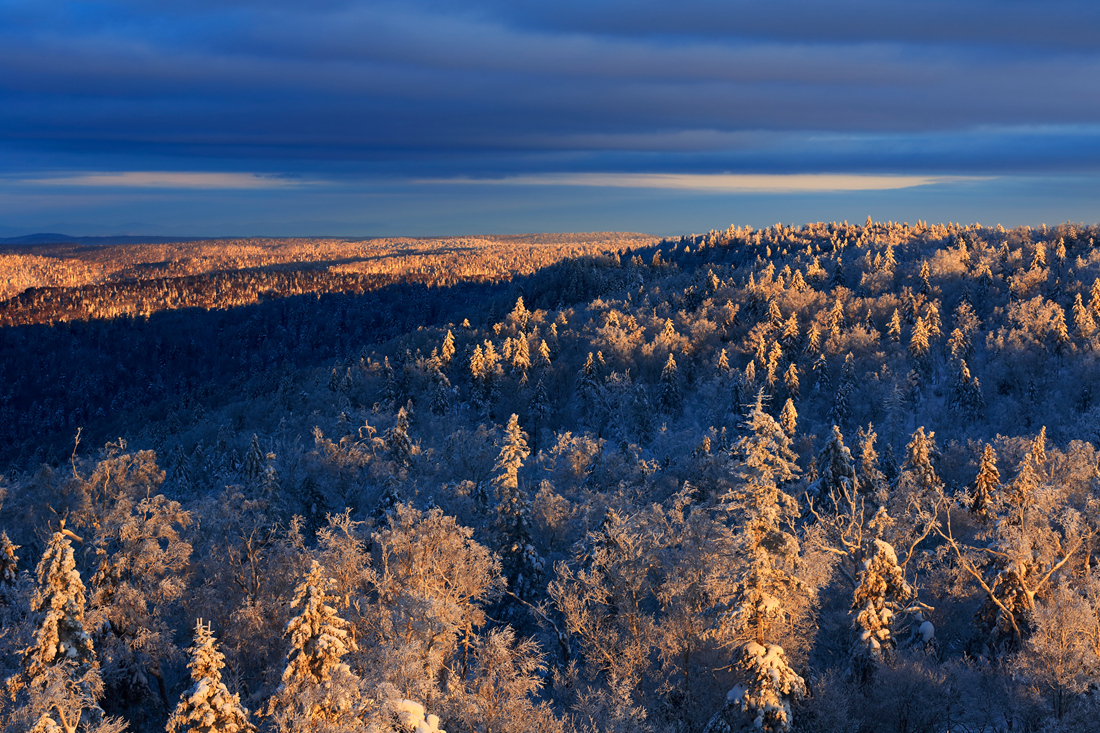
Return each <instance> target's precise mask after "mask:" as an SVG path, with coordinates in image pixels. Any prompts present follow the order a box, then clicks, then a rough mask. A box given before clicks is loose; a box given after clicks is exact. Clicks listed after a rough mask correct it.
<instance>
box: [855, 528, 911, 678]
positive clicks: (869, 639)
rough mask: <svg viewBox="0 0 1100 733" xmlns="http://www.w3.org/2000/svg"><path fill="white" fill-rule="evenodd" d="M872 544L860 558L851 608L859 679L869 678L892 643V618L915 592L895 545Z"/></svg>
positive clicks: (876, 541) (880, 542) (856, 667)
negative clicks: (863, 557) (866, 556)
mask: <svg viewBox="0 0 1100 733" xmlns="http://www.w3.org/2000/svg"><path fill="white" fill-rule="evenodd" d="M873 548H874V552H873V554H871V556H870V557H868V558H867V559H866V560H864V561H863V564H862V567H861V568H860V571H859V575H858V580H857V582H858V585H857V586H856V589H855V593H853V597H852V610H853V611H857V612H858V614H857V615H856V618H855V628H856V633H857V634H858V639H857V640H856V644H855V647H854V649H853V653H852V656H853V659H852V667H853V671H854V672H856V677H857V678H858V679H860V681H862V682H867V681H869V679H870V675H871V673H872V671H873V669H874V665H875V663H876V662H878V661H879V660H881V659H882V656H883V651H884V649H888V648H890V647H891V646H893V644H894V640H893V623H894V618H895V617H896V616H897V614H898V613H899V612H900V611H902V610H904V607H905V604H906V603H908V602H909V600H910V599H911V598H912V597H913V595H914V593H913V589H912V587H910V585H909V583H907V582H906V580H905V572H904V571H903V570H902V568H901V566H899V565H898V557H897V553H895V552H894V548H893V547H892V546H891V545H890V544H889V543H888V542H885V541H883V540H881V539H875V540H874V541H873Z"/></svg>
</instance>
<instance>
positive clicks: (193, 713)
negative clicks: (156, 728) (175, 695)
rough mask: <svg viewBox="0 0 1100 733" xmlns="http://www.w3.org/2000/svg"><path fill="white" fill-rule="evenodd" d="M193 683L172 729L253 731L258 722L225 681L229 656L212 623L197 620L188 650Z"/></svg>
mask: <svg viewBox="0 0 1100 733" xmlns="http://www.w3.org/2000/svg"><path fill="white" fill-rule="evenodd" d="M188 652H189V653H190V655H191V661H190V662H188V663H187V666H188V668H189V669H190V670H191V682H192V684H191V687H190V689H188V690H187V692H185V693H184V694H183V697H182V698H180V701H179V704H178V705H176V709H175V711H174V712H173V713H172V717H171V718H170V719H169V720H168V733H252V731H255V730H256V726H254V725H252V723H251V722H250V721H249V719H248V710H247V709H246V708H245V707H244V706H242V705H241V696H240V695H235V694H231V693H230V692H229V688H227V687H226V686H225V683H224V682H222V673H221V670H222V668H223V667H224V666H225V656H224V655H222V653H221V652H220V651H218V647H217V644H216V639H215V638H214V634H213V632H212V631H211V628H210V624H208V623H207V624H203V622H202V619H199V620H198V621H196V622H195V643H194V644H193V645H192V646H191V648H190V649H189V650H188Z"/></svg>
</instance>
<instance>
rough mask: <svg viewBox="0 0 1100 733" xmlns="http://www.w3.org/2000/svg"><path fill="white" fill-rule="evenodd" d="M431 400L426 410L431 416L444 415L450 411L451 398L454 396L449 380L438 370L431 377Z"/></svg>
mask: <svg viewBox="0 0 1100 733" xmlns="http://www.w3.org/2000/svg"><path fill="white" fill-rule="evenodd" d="M432 385H433V386H432V399H431V402H430V403H428V409H429V410H431V411H432V414H433V415H446V414H447V413H448V412H449V411H450V409H451V398H452V395H453V394H454V392H453V389H452V387H451V380H449V379H447V375H446V374H444V373H443V372H442V370H440V369H436V371H435V374H433V375H432Z"/></svg>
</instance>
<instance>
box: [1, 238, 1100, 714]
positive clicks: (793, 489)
mask: <svg viewBox="0 0 1100 733" xmlns="http://www.w3.org/2000/svg"><path fill="white" fill-rule="evenodd" d="M625 236H626V235H624V237H625ZM1098 236H1100V228H1098V227H1084V226H1080V225H1070V224H1067V225H1061V226H1058V227H1055V228H1052V229H1051V228H1047V227H1045V226H1044V227H1041V228H1038V229H1030V228H1021V229H1015V230H1010V231H1006V230H1005V229H1003V228H1001V227H996V228H988V227H981V226H978V225H974V226H958V225H931V226H930V225H927V224H925V223H923V222H918V223H917V224H916V225H915V226H910V225H908V224H896V223H874V222H872V221H870V220H868V221H867V222H866V223H865V224H863V225H849V224H848V223H843V224H810V225H806V226H802V227H788V226H782V225H777V226H775V227H772V228H769V229H765V230H753V229H750V228H738V227H731V228H730V229H728V230H725V231H713V232H710V233H708V234H706V235H701V236H692V237H684V238H682V239H679V240H668V241H663V242H652V241H644V240H639V239H625V238H624V239H623V240H619V244H618V245H617V246H612V247H609V248H607V249H606V250H605V251H604V252H603V254H600V255H598V256H594V257H580V258H574V259H567V260H562V261H558V259H560V258H557V257H554V258H551V259H550V260H549V261H548V262H546V263H543V264H545V265H546V266H541V265H540V267H539V269H535V268H528V269H522V268H516V267H515V266H514V265H503V266H502V268H503V269H502V270H501V271H505V270H507V271H508V272H509V277H507V278H504V277H493V278H471V280H473V281H471V282H458V281H457V279H456V280H451V281H443V280H438V279H432V278H429V279H423V278H421V277H419V276H418V273H417V272H416V271H415V270H414V269H413V270H410V271H409V272H408V273H406V274H407V277H400V278H397V279H398V280H400V281H399V282H394V281H389V280H375V281H370V282H369V283H368V284H367V285H364V286H363V287H343V286H339V287H333V288H330V287H329V286H327V285H326V283H330V284H331V283H338V282H344V281H343V280H340V279H338V278H337V277H336V276H335V275H333V274H332V272H333V271H332V270H331V269H325V268H321V269H319V270H317V272H325V273H328V274H327V275H326V276H325V277H317V278H316V279H315V280H309V282H311V283H314V284H313V285H309V286H308V287H305V288H303V289H302V290H299V291H293V290H292V293H294V292H300V293H306V294H304V295H301V294H299V295H293V294H288V293H286V292H284V290H283V288H284V286H285V284H286V283H290V282H292V279H291V278H290V276H289V275H286V273H285V272H283V271H281V270H280V269H279V268H280V265H278V264H272V263H267V264H262V265H248V266H242V268H243V269H241V270H240V274H239V275H233V276H230V275H225V276H224V277H225V280H224V282H229V281H232V282H233V283H235V284H234V285H232V286H228V285H227V286H225V289H224V292H225V294H226V296H227V297H228V293H229V292H230V291H233V292H245V291H247V290H248V289H249V288H251V289H253V290H255V291H256V295H255V297H254V298H252V299H249V298H248V297H245V298H244V299H240V300H225V299H222V296H218V297H217V298H214V299H212V300H211V299H205V298H206V296H205V295H203V294H202V293H203V292H210V291H209V288H214V289H215V290H217V292H219V293H222V292H223V290H222V289H221V288H222V286H221V285H220V283H222V282H223V281H222V280H219V279H218V278H221V277H223V275H222V274H219V273H222V272H223V270H222V269H218V272H214V271H211V272H209V273H199V274H196V273H176V275H173V276H172V277H161V276H160V275H158V276H156V277H153V278H149V279H148V281H149V282H150V283H167V285H156V287H157V288H162V287H168V288H170V289H175V291H176V292H177V298H178V299H177V301H175V302H177V303H182V304H188V305H193V304H202V305H203V306H205V307H207V308H210V309H209V310H205V309H201V308H183V309H173V308H172V306H165V307H166V308H167V309H166V310H161V309H160V307H158V308H152V309H149V310H141V309H139V310H137V311H125V309H123V311H122V312H127V313H130V314H129V315H123V316H119V317H111V318H108V317H106V316H107V315H108V311H107V310H103V309H100V310H92V309H90V308H88V307H86V305H84V306H80V308H81V309H82V310H81V309H78V310H79V318H77V317H75V316H74V315H73V313H75V312H77V311H71V310H67V309H70V308H71V304H72V303H76V302H80V303H85V304H87V303H93V302H94V303H97V304H99V305H97V308H100V307H101V306H102V307H103V308H107V307H109V305H110V303H111V299H112V298H113V297H115V296H116V294H117V293H121V292H123V290H124V288H123V287H122V286H120V285H119V284H118V283H113V282H108V281H107V280H105V279H103V278H100V279H98V280H97V279H95V278H92V280H90V281H88V282H85V283H83V284H70V285H63V286H59V287H68V288H74V289H76V290H77V291H80V292H81V293H85V294H89V295H88V297H87V298H86V299H84V300H79V298H70V299H66V298H54V299H53V300H51V298H41V297H38V296H37V295H36V294H35V293H30V292H23V293H22V294H17V295H14V296H13V297H12V299H10V300H9V301H7V302H6V303H4V304H2V305H0V311H3V312H4V313H8V314H10V313H13V312H23V313H30V311H29V310H26V309H28V308H33V309H37V310H34V315H33V316H27V317H26V318H24V319H23V320H21V318H23V317H22V316H20V317H18V318H10V319H9V320H8V321H6V322H7V323H9V324H24V325H8V326H6V327H4V328H0V452H2V453H0V455H2V458H3V461H4V464H3V465H4V468H5V472H4V475H3V478H2V479H0V530H3V534H2V535H0V679H3V680H4V681H5V685H4V687H3V689H2V690H0V700H2V702H0V725H3V726H4V727H5V730H12V731H36V732H42V733H46V732H49V733H54V732H55V731H65V733H72V732H75V731H78V730H80V731H84V730H86V731H100V732H101V733H108V732H109V731H110V732H113V731H118V730H122V729H123V728H127V729H129V730H134V731H164V730H167V731H171V732H172V733H177V732H182V731H226V732H233V731H238V732H243V731H250V730H262V731H279V732H280V733H282V732H284V731H307V730H308V731H314V730H317V731H345V730H346V731H352V730H355V731H377V732H379V733H382V732H383V731H393V732H395V733H396V732H397V731H416V732H417V733H422V732H430V731H433V730H446V731H450V732H451V733H458V732H462V731H478V732H479V733H507V732H509V731H516V732H519V731H525V732H526V731H545V732H547V733H550V732H558V731H561V732H562V733H565V732H567V731H568V732H572V731H585V732H588V731H591V732H592V733H595V732H596V731H623V732H626V731H653V732H654V733H657V732H659V731H670V732H672V731H675V732H681V731H682V732H684V733H686V732H688V731H705V733H726V732H727V731H728V732H733V731H749V730H761V731H769V732H773V733H778V732H781V731H807V732H811V731H812V732H822V733H824V732H831V731H851V732H852V733H864V732H870V731H898V732H899V733H902V732H904V733H912V732H917V731H927V732H929V733H939V732H940V731H943V732H946V731H968V732H973V733H978V732H979V731H982V732H987V733H992V732H994V731H1003V732H1008V731H1087V730H1093V729H1095V720H1096V715H1097V713H1098V712H1100V690H1098V689H1097V684H1096V680H1097V679H1098V676H1100V578H1097V576H1093V574H1092V573H1093V567H1095V566H1096V565H1097V563H1098V562H1100V560H1098V556H1100V469H1098V461H1100V453H1098V451H1097V446H1100V404H1096V403H1095V402H1094V399H1093V387H1092V384H1093V382H1094V381H1095V377H1096V375H1097V359H1096V357H1097V354H1098V353H1100V249H1097V248H1096V247H1095V246H1094V245H1095V241H1094V240H1095V238H1096V237H1098ZM607 241H615V240H613V238H612V237H610V236H609V237H608V238H607ZM303 261H304V260H303ZM304 271H305V270H304V269H303V268H296V269H294V270H293V272H294V273H297V274H294V277H303V278H304V277H305V276H304V275H302V274H301V273H302V272H304ZM224 272H226V273H227V272H229V270H228V269H225V270H224ZM392 274H394V275H395V277H396V276H397V275H400V274H401V273H399V272H398V273H392ZM96 277H99V276H98V275H97V276H96ZM355 277H359V275H355ZM280 278H284V279H280ZM478 280H486V282H478ZM119 282H121V281H119ZM293 282H299V281H293ZM300 282H306V280H301V281H300ZM104 288H106V289H104ZM234 288H236V290H234ZM264 288H267V289H268V290H267V291H266V292H264V290H263V289H264ZM192 289H193V290H192ZM330 289H332V290H339V292H329V290H330ZM133 290H134V291H135V292H137V291H141V290H142V288H140V287H137V286H134V288H133ZM143 292H144V291H143ZM283 295H288V297H277V296H283ZM51 297H52V296H51ZM81 297H83V296H81ZM232 297H234V298H236V297H238V296H237V295H233V296H232ZM51 303H53V304H55V305H53V306H51ZM32 304H33V305H32ZM237 304H243V305H237ZM231 305H233V306H235V307H229V306H231ZM54 307H55V308H56V311H55V312H51V308H54ZM20 309H24V310H23V311H20ZM134 313H137V314H140V315H134ZM62 314H66V315H64V316H62ZM50 324H53V325H50Z"/></svg>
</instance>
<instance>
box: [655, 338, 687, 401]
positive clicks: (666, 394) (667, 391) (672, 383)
mask: <svg viewBox="0 0 1100 733" xmlns="http://www.w3.org/2000/svg"><path fill="white" fill-rule="evenodd" d="M658 399H659V404H660V406H661V411H662V412H665V413H668V414H672V413H674V412H676V411H677V410H679V409H680V404H681V402H682V400H683V394H682V393H681V391H680V374H679V371H678V370H677V368H676V360H675V359H674V358H672V352H669V354H668V361H666V362H665V366H664V368H663V369H662V370H661V391H660V394H659V397H658Z"/></svg>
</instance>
